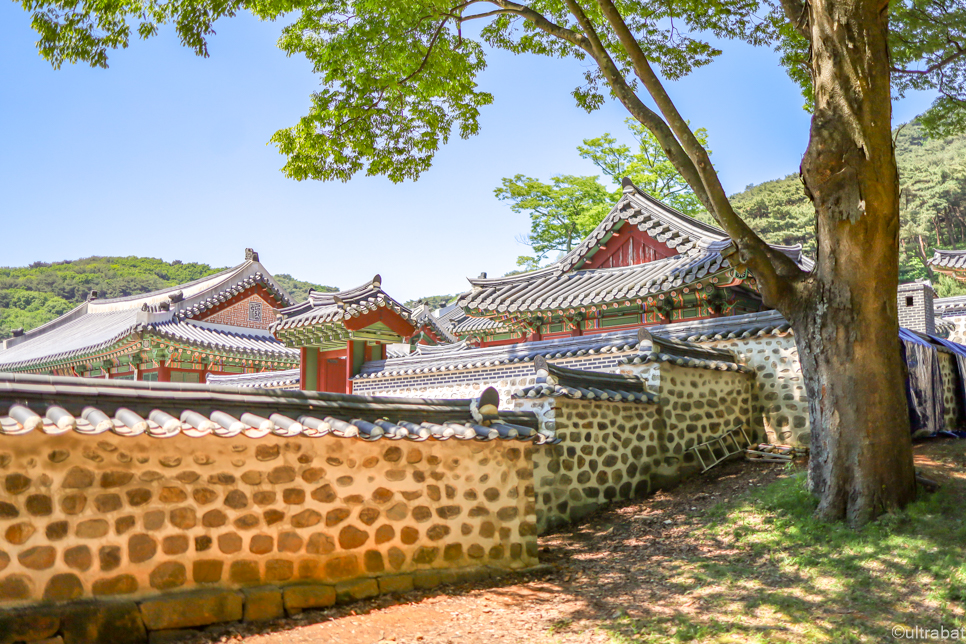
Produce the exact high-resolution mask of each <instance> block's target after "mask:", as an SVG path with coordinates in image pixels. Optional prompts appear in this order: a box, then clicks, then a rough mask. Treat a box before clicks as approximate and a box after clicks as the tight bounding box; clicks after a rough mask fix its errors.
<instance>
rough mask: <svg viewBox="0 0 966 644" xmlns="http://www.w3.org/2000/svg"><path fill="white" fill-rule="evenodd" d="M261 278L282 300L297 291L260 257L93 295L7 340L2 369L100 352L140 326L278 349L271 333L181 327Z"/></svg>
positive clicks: (204, 340)
mask: <svg viewBox="0 0 966 644" xmlns="http://www.w3.org/2000/svg"><path fill="white" fill-rule="evenodd" d="M256 284H261V285H263V286H264V287H265V288H267V289H268V290H269V291H270V292H272V293H273V294H274V295H275V296H276V297H277V298H278V299H279V301H281V302H283V303H284V302H291V296H289V295H288V293H287V292H286V291H285V290H284V289H283V288H282V287H281V286H279V285H278V284H277V283H276V282H275V280H274V279H273V278H272V277H271V275H269V274H268V271H267V270H265V267H264V266H262V265H261V264H260V263H259V262H258V260H257V259H246V260H245V261H244V262H243V263H241V264H239V265H238V266H235V267H234V268H229V269H226V270H223V271H221V272H219V273H216V274H214V275H209V276H208V277H203V278H201V279H198V280H195V281H193V282H189V283H187V284H181V285H178V286H173V287H169V288H166V289H162V290H159V291H153V292H151V293H145V294H142V295H132V296H128V297H118V298H110V299H97V298H94V299H90V300H88V301H87V302H84V303H82V304H80V305H79V306H77V307H76V308H75V309H73V310H72V311H70V312H68V313H66V314H64V315H62V316H60V317H59V318H57V319H55V320H52V321H50V322H48V323H47V324H44V325H42V326H39V327H37V328H36V329H32V330H30V331H28V332H27V333H24V334H23V335H21V336H18V337H13V338H9V339H7V340H5V341H4V342H3V345H2V346H3V347H4V348H2V349H0V369H23V368H32V367H37V366H40V365H43V364H45V363H50V362H56V361H62V360H65V359H70V358H75V357H81V356H83V355H85V354H90V353H95V352H98V351H100V350H102V349H105V348H107V347H109V346H110V345H112V344H114V343H116V342H119V341H120V340H122V339H123V338H124V337H125V336H127V335H129V334H131V333H133V332H136V331H140V330H156V331H157V332H158V333H160V334H166V335H167V337H171V338H177V339H179V340H182V341H185V342H194V343H196V344H195V346H199V347H215V346H217V347H219V348H221V349H231V350H235V349H236V348H237V349H239V350H241V351H242V352H246V351H248V352H254V353H256V354H257V353H258V352H259V351H262V352H267V353H266V354H268V353H272V352H275V353H272V355H283V354H282V353H278V351H279V350H280V349H282V346H281V343H279V342H277V341H276V340H274V338H271V340H270V344H269V339H268V338H270V336H268V335H267V334H266V339H265V340H264V342H261V343H255V344H253V343H252V341H250V340H247V339H245V336H247V335H248V334H240V335H239V336H238V337H237V338H236V339H237V340H238V344H237V345H235V344H233V343H232V338H231V334H226V333H224V332H222V333H221V334H219V333H217V332H210V333H205V332H200V331H197V330H195V328H194V327H191V328H187V327H185V328H181V326H180V325H178V324H177V323H175V322H173V321H175V320H181V321H186V320H189V319H190V318H192V317H195V316H197V315H198V314H200V313H202V312H204V311H206V310H208V309H210V308H213V307H215V306H218V305H220V304H222V303H224V302H226V301H228V300H229V299H231V298H232V297H234V296H236V295H238V294H239V293H241V292H242V291H244V290H246V289H248V288H251V287H252V286H255V285H256Z"/></svg>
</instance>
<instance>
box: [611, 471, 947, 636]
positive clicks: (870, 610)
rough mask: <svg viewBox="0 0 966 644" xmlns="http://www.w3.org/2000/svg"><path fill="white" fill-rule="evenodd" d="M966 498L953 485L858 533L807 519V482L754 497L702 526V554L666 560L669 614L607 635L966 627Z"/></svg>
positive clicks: (622, 624) (867, 632) (799, 478)
mask: <svg viewBox="0 0 966 644" xmlns="http://www.w3.org/2000/svg"><path fill="white" fill-rule="evenodd" d="M964 492H966V489H964V486H963V484H962V483H961V482H959V481H956V482H951V483H950V484H948V485H946V486H945V487H943V488H942V489H941V490H940V491H939V492H937V493H935V494H930V495H926V496H924V497H923V498H921V499H920V500H919V501H917V502H916V503H914V504H912V505H910V506H909V507H907V508H906V509H905V510H903V511H902V512H898V513H895V514H889V515H886V516H884V517H882V518H881V519H880V520H878V521H876V522H874V523H872V524H870V525H868V526H866V527H864V528H862V529H860V530H855V529H851V528H848V527H846V526H844V525H841V524H829V523H823V522H820V521H817V520H815V519H814V518H813V516H812V514H813V512H814V510H815V507H816V502H815V500H814V499H813V498H812V497H811V495H810V494H809V493H808V492H807V491H806V489H805V480H804V474H798V475H795V476H791V477H788V478H785V479H782V480H780V481H778V482H776V483H773V484H771V485H768V486H765V487H761V488H757V489H755V490H754V491H752V492H750V493H749V494H748V495H746V496H743V497H741V498H739V499H738V500H736V501H732V502H730V503H727V504H720V505H718V506H716V507H714V508H713V509H712V510H711V511H710V512H709V513H708V514H707V515H706V516H705V517H704V518H703V520H702V522H701V523H702V525H701V526H700V527H697V528H696V529H695V530H694V532H693V533H692V534H691V536H690V538H691V539H692V540H693V542H694V543H696V544H697V545H698V547H699V548H700V550H701V555H700V556H698V557H690V558H684V557H671V558H669V559H667V560H666V561H662V562H661V573H662V574H663V575H664V580H665V582H666V592H664V593H663V596H664V597H665V598H666V599H667V603H666V606H665V608H667V610H663V611H662V610H658V608H659V607H658V606H655V607H653V608H654V609H653V610H651V611H650V612H649V614H648V616H647V617H646V618H643V619H631V618H627V617H623V618H620V619H616V620H613V621H612V623H610V624H608V626H607V630H608V632H609V633H610V634H611V638H612V640H613V641H615V642H622V643H624V642H646V643H651V642H653V643H657V642H722V643H723V642H836V643H839V642H887V641H894V638H893V637H892V629H893V627H895V626H901V627H908V628H912V627H914V626H920V627H922V628H928V629H931V628H940V627H943V626H944V627H946V628H947V629H955V628H964V627H966V618H964V609H966V552H964V550H966V522H964V518H963V517H964V502H963V501H964V497H966V494H964ZM657 603H658V602H655V604H657Z"/></svg>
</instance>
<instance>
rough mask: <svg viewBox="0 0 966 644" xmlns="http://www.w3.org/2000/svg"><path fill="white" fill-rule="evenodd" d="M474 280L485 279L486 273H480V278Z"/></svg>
mask: <svg viewBox="0 0 966 644" xmlns="http://www.w3.org/2000/svg"><path fill="white" fill-rule="evenodd" d="M476 279H478V280H485V279H486V271H483V272H482V273H480V276H479V277H477V278H476Z"/></svg>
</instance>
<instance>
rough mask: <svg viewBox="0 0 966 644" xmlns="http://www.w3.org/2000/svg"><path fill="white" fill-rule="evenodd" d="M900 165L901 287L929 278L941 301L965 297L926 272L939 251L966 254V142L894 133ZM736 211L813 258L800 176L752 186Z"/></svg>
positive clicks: (910, 130)
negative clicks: (959, 250)
mask: <svg viewBox="0 0 966 644" xmlns="http://www.w3.org/2000/svg"><path fill="white" fill-rule="evenodd" d="M894 138H895V142H896V161H897V163H898V165H899V184H900V188H901V193H900V204H899V206H900V216H901V231H900V234H899V244H900V258H899V262H900V264H899V279H900V281H902V282H908V281H912V280H914V279H919V278H924V277H929V278H931V279H933V283H934V284H935V285H936V287H937V291H938V292H939V295H940V297H944V296H947V295H954V294H960V293H961V292H962V293H966V288H963V287H961V286H960V285H959V284H958V283H956V282H955V281H954V280H952V279H950V278H947V277H944V276H941V275H933V274H932V272H931V271H930V270H929V268H928V267H927V266H926V261H927V260H928V259H929V258H930V257H932V253H933V250H934V249H936V248H953V249H958V248H966V136H958V137H951V138H948V139H929V138H926V136H925V134H924V133H923V131H922V127H921V126H919V124H918V123H916V122H912V123H907V124H905V125H903V126H900V127H899V128H897V130H896V132H895V136H894ZM731 203H732V204H733V205H734V208H735V210H736V211H737V212H738V214H740V215H741V216H742V217H744V218H745V220H746V221H747V222H748V223H749V224H750V225H751V227H752V228H754V229H755V230H757V231H759V232H760V233H761V234H762V235H763V237H764V238H765V239H766V240H767V241H769V242H771V243H773V244H796V243H799V244H802V246H804V247H805V252H806V253H808V254H809V255H811V256H812V257H814V256H815V214H814V211H813V210H812V205H811V202H810V201H809V200H808V197H806V196H805V191H804V188H803V186H802V182H801V180H800V179H799V177H798V175H797V174H791V175H788V176H787V177H785V178H784V179H775V180H773V181H766V182H765V183H762V184H760V185H757V186H748V187H747V188H745V190H743V191H742V192H739V193H738V194H735V195H732V196H731Z"/></svg>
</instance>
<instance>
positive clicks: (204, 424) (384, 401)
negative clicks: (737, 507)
mask: <svg viewBox="0 0 966 644" xmlns="http://www.w3.org/2000/svg"><path fill="white" fill-rule="evenodd" d="M498 402H499V395H498V394H497V392H496V391H495V390H493V389H488V390H486V391H484V392H483V393H482V395H481V397H480V398H477V399H470V400H423V399H418V398H388V397H387V398H372V397H366V396H352V395H346V394H325V393H314V392H303V391H259V390H252V389H241V388H236V387H210V386H207V385H187V384H177V383H147V382H123V381H104V380H100V379H92V378H59V377H50V376H33V375H25V374H4V373H0V435H4V436H17V435H22V434H27V433H30V432H32V431H41V432H43V433H45V434H50V435H59V434H64V433H66V432H77V433H78V434H83V435H97V434H102V433H104V432H113V433H115V434H119V435H121V436H138V435H141V434H147V435H148V436H151V437H154V438H170V437H173V436H177V435H179V434H184V435H186V436H188V437H192V438H193V437H199V436H206V435H209V434H214V435H216V436H220V437H232V436H238V435H244V436H246V437H248V438H253V439H258V438H262V437H264V436H269V435H275V436H283V437H291V436H299V435H301V436H305V437H308V438H319V437H322V436H327V435H330V434H331V435H332V436H336V437H343V438H351V437H355V438H359V439H363V440H377V439H380V438H388V439H393V440H399V439H407V440H414V441H422V440H427V439H434V440H447V439H449V438H455V439H462V440H501V439H502V440H526V441H533V442H535V443H538V444H543V443H552V442H555V440H554V437H553V435H552V431H550V430H549V429H542V428H540V425H539V422H538V420H537V418H536V416H535V415H534V414H533V413H531V412H519V411H504V412H500V411H498V410H497V405H498Z"/></svg>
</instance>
